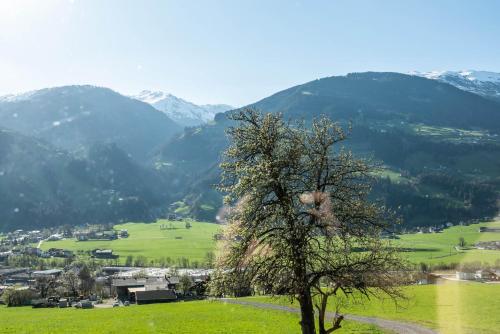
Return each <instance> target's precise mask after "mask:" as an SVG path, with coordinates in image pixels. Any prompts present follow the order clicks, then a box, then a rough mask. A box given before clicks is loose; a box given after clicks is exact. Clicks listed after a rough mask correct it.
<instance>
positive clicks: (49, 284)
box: [35, 276, 56, 298]
mask: <svg viewBox="0 0 500 334" xmlns="http://www.w3.org/2000/svg"><path fill="white" fill-rule="evenodd" d="M55 285H56V280H55V279H54V278H53V277H50V276H39V277H37V278H36V279H35V289H37V290H38V291H39V292H40V297H42V298H47V297H48V296H49V294H50V293H51V292H52V291H54V288H55Z"/></svg>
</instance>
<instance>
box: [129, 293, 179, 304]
mask: <svg viewBox="0 0 500 334" xmlns="http://www.w3.org/2000/svg"><path fill="white" fill-rule="evenodd" d="M135 299H136V300H137V301H138V302H141V301H155V300H158V301H161V300H175V299H177V295H176V294H175V292H174V290H149V291H137V292H136V293H135Z"/></svg>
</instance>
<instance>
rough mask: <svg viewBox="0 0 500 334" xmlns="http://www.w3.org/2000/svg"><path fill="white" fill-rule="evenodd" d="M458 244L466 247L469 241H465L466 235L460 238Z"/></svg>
mask: <svg viewBox="0 0 500 334" xmlns="http://www.w3.org/2000/svg"><path fill="white" fill-rule="evenodd" d="M458 246H459V247H461V248H464V247H465V246H467V242H466V241H465V238H464V237H460V238H458Z"/></svg>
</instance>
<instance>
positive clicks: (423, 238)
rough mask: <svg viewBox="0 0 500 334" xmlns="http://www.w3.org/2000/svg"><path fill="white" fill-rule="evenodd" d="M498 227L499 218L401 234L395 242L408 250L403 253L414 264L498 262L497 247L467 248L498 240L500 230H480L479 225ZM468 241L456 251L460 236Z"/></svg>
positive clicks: (499, 258)
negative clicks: (492, 248)
mask: <svg viewBox="0 0 500 334" xmlns="http://www.w3.org/2000/svg"><path fill="white" fill-rule="evenodd" d="M482 226H488V227H498V228H500V221H499V220H497V221H495V222H488V223H479V224H473V225H469V226H453V227H451V228H448V229H445V230H444V231H443V232H441V233H423V234H404V235H401V236H400V239H399V240H395V241H394V243H395V244H396V245H397V246H399V247H402V248H404V249H405V250H407V251H406V252H404V253H403V255H404V256H405V257H407V258H408V259H409V260H410V261H411V262H413V263H420V262H424V263H432V264H436V263H464V262H477V261H480V262H482V263H488V264H490V265H494V264H495V262H497V261H500V251H499V250H479V249H467V248H468V247H469V246H473V245H474V244H475V243H476V242H479V241H496V240H500V233H493V232H482V233H480V232H479V227H482ZM461 237H463V238H464V240H465V242H466V243H467V247H466V249H464V250H457V249H456V248H455V246H457V245H458V241H459V238H461Z"/></svg>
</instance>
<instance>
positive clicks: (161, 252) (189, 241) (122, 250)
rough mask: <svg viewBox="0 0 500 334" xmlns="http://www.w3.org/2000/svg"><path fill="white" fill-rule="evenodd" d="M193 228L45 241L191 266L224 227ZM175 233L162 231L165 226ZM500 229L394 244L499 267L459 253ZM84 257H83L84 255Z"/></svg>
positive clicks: (459, 230)
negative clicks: (105, 238)
mask: <svg viewBox="0 0 500 334" xmlns="http://www.w3.org/2000/svg"><path fill="white" fill-rule="evenodd" d="M190 223H191V225H192V227H191V228H190V229H186V228H185V222H184V221H182V222H179V221H167V220H159V221H157V222H156V223H150V224H145V223H127V224H121V225H116V226H115V229H118V230H119V229H127V230H128V231H129V233H130V236H129V237H128V238H125V239H118V240H112V241H76V240H75V239H66V240H61V241H45V242H43V244H42V249H44V250H47V249H49V248H53V247H54V248H64V249H70V250H73V251H75V252H77V255H78V252H79V251H80V252H81V251H83V252H86V251H90V250H92V249H96V248H105V249H112V250H113V252H114V253H115V254H117V255H120V258H119V260H118V261H119V263H121V264H123V263H124V262H125V259H126V257H127V256H128V255H132V256H134V257H137V256H139V255H142V256H145V257H146V258H147V259H148V262H149V261H151V260H153V261H158V260H159V259H161V258H162V257H163V258H170V259H171V260H172V261H173V262H175V261H177V260H178V259H180V258H187V259H189V261H190V262H191V263H193V262H194V261H198V262H199V263H203V262H204V261H205V257H206V253H207V252H210V251H213V250H214V248H215V242H214V240H213V236H214V234H216V233H218V232H220V231H221V226H220V225H217V224H212V223H203V222H196V221H190ZM170 224H172V226H173V229H163V230H161V229H160V226H161V225H165V226H170ZM481 226H490V227H500V220H497V221H495V222H488V223H480V224H473V225H469V226H454V227H451V228H448V229H445V230H444V231H443V232H442V233H426V234H404V235H401V236H400V239H398V240H394V241H393V243H394V244H395V245H396V246H399V247H401V248H403V249H405V252H404V253H403V256H405V257H407V258H408V259H409V260H410V261H411V262H413V263H420V262H424V263H428V264H439V263H446V264H447V263H463V262H475V261H481V262H483V263H489V264H491V265H493V264H495V261H500V251H494V250H477V249H465V250H457V249H455V246H456V245H457V244H458V240H459V238H460V237H463V238H464V239H465V241H466V243H467V245H469V246H472V245H474V243H476V242H478V241H493V240H500V233H492V232H483V233H480V232H479V227H481ZM80 254H81V253H80Z"/></svg>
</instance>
